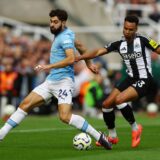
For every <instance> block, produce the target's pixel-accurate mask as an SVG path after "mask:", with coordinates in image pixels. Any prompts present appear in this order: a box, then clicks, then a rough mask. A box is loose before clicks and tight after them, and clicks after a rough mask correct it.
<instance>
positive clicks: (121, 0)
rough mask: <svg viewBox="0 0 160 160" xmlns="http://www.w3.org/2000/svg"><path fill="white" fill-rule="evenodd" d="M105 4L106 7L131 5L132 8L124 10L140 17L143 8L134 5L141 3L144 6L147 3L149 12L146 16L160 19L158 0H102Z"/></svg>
mask: <svg viewBox="0 0 160 160" xmlns="http://www.w3.org/2000/svg"><path fill="white" fill-rule="evenodd" d="M102 1H103V2H104V3H105V4H106V6H108V8H110V7H115V6H116V5H118V4H124V5H125V4H129V5H132V7H133V6H134V7H133V9H131V8H132V7H131V8H130V9H128V10H127V11H126V14H134V15H137V16H138V17H142V16H143V9H142V8H141V9H135V5H141V7H142V6H145V5H148V6H150V8H151V10H152V11H151V13H150V14H149V15H148V17H149V18H150V19H151V20H153V21H155V22H157V23H158V22H159V20H160V10H159V8H158V5H157V4H158V3H160V0H102Z"/></svg>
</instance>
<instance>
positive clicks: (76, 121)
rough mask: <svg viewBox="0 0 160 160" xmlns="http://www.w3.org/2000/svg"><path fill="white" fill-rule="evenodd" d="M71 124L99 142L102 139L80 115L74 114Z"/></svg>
mask: <svg viewBox="0 0 160 160" xmlns="http://www.w3.org/2000/svg"><path fill="white" fill-rule="evenodd" d="M69 124H70V125H72V126H74V127H76V128H78V129H80V130H81V131H82V132H86V133H89V134H90V135H91V136H93V137H94V138H95V140H97V141H98V140H99V138H100V133H99V132H98V131H97V130H96V129H94V128H93V127H92V126H91V125H90V124H89V123H88V122H87V121H86V120H85V119H84V118H83V117H81V116H79V115H75V114H72V116H71V119H70V122H69Z"/></svg>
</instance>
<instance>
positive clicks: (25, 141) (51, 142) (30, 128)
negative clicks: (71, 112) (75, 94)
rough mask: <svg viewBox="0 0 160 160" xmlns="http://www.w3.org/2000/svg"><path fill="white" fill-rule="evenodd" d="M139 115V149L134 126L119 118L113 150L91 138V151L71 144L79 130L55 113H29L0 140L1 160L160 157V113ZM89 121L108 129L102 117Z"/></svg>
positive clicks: (136, 158)
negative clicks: (133, 140)
mask: <svg viewBox="0 0 160 160" xmlns="http://www.w3.org/2000/svg"><path fill="white" fill-rule="evenodd" d="M136 118H137V121H138V122H139V123H141V124H142V125H143V135H142V141H141V144H140V146H139V147H138V148H135V149H133V148H131V129H130V127H129V125H128V123H127V122H126V121H125V120H124V119H123V118H122V117H117V119H116V125H117V132H118V136H119V139H120V141H119V143H118V144H117V145H114V146H113V150H105V149H104V148H102V147H96V146H95V141H94V140H93V138H92V140H93V142H92V149H91V150H88V151H78V150H76V149H74V148H73V146H72V139H73V137H74V136H75V134H77V133H79V131H78V130H77V129H74V128H73V127H70V126H67V125H65V124H63V123H62V122H60V120H59V119H58V117H56V116H48V117H43V116H39V117H35V116H29V117H27V118H26V119H25V120H24V121H23V122H22V123H21V125H20V126H18V127H17V128H15V129H14V130H12V131H11V132H10V134H9V135H8V136H7V137H6V138H5V140H4V141H2V142H0V160H89V159H92V160H97V159H100V160H121V159H123V160H146V159H150V160H159V159H160V116H158V117H156V118H148V117H147V116H146V115H136ZM87 120H88V122H90V123H91V124H92V125H93V126H95V128H96V129H98V130H101V131H105V132H106V130H105V126H104V122H103V120H97V119H93V118H92V119H91V118H87ZM2 124H3V122H0V125H2Z"/></svg>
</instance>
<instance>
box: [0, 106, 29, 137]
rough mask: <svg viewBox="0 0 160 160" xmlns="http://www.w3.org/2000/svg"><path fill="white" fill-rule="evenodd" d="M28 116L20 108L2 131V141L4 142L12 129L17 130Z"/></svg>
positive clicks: (0, 133)
mask: <svg viewBox="0 0 160 160" xmlns="http://www.w3.org/2000/svg"><path fill="white" fill-rule="evenodd" d="M26 115H27V112H24V111H23V110H22V109H21V108H18V109H17V110H16V111H15V112H14V113H13V114H12V115H11V117H10V118H9V119H8V120H7V122H6V123H5V124H4V126H3V127H2V128H1V129H0V140H2V139H3V138H4V137H5V136H6V135H7V134H8V133H9V131H10V130H11V129H12V128H15V127H16V126H17V125H18V124H19V123H20V122H21V121H22V120H23V119H24V118H25V117H26Z"/></svg>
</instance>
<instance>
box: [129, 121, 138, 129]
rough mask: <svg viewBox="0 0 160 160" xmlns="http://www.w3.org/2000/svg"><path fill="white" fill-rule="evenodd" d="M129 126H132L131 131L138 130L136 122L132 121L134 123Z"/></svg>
mask: <svg viewBox="0 0 160 160" xmlns="http://www.w3.org/2000/svg"><path fill="white" fill-rule="evenodd" d="M131 128H132V131H136V130H138V125H137V123H136V122H134V123H133V124H132V125H131Z"/></svg>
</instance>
